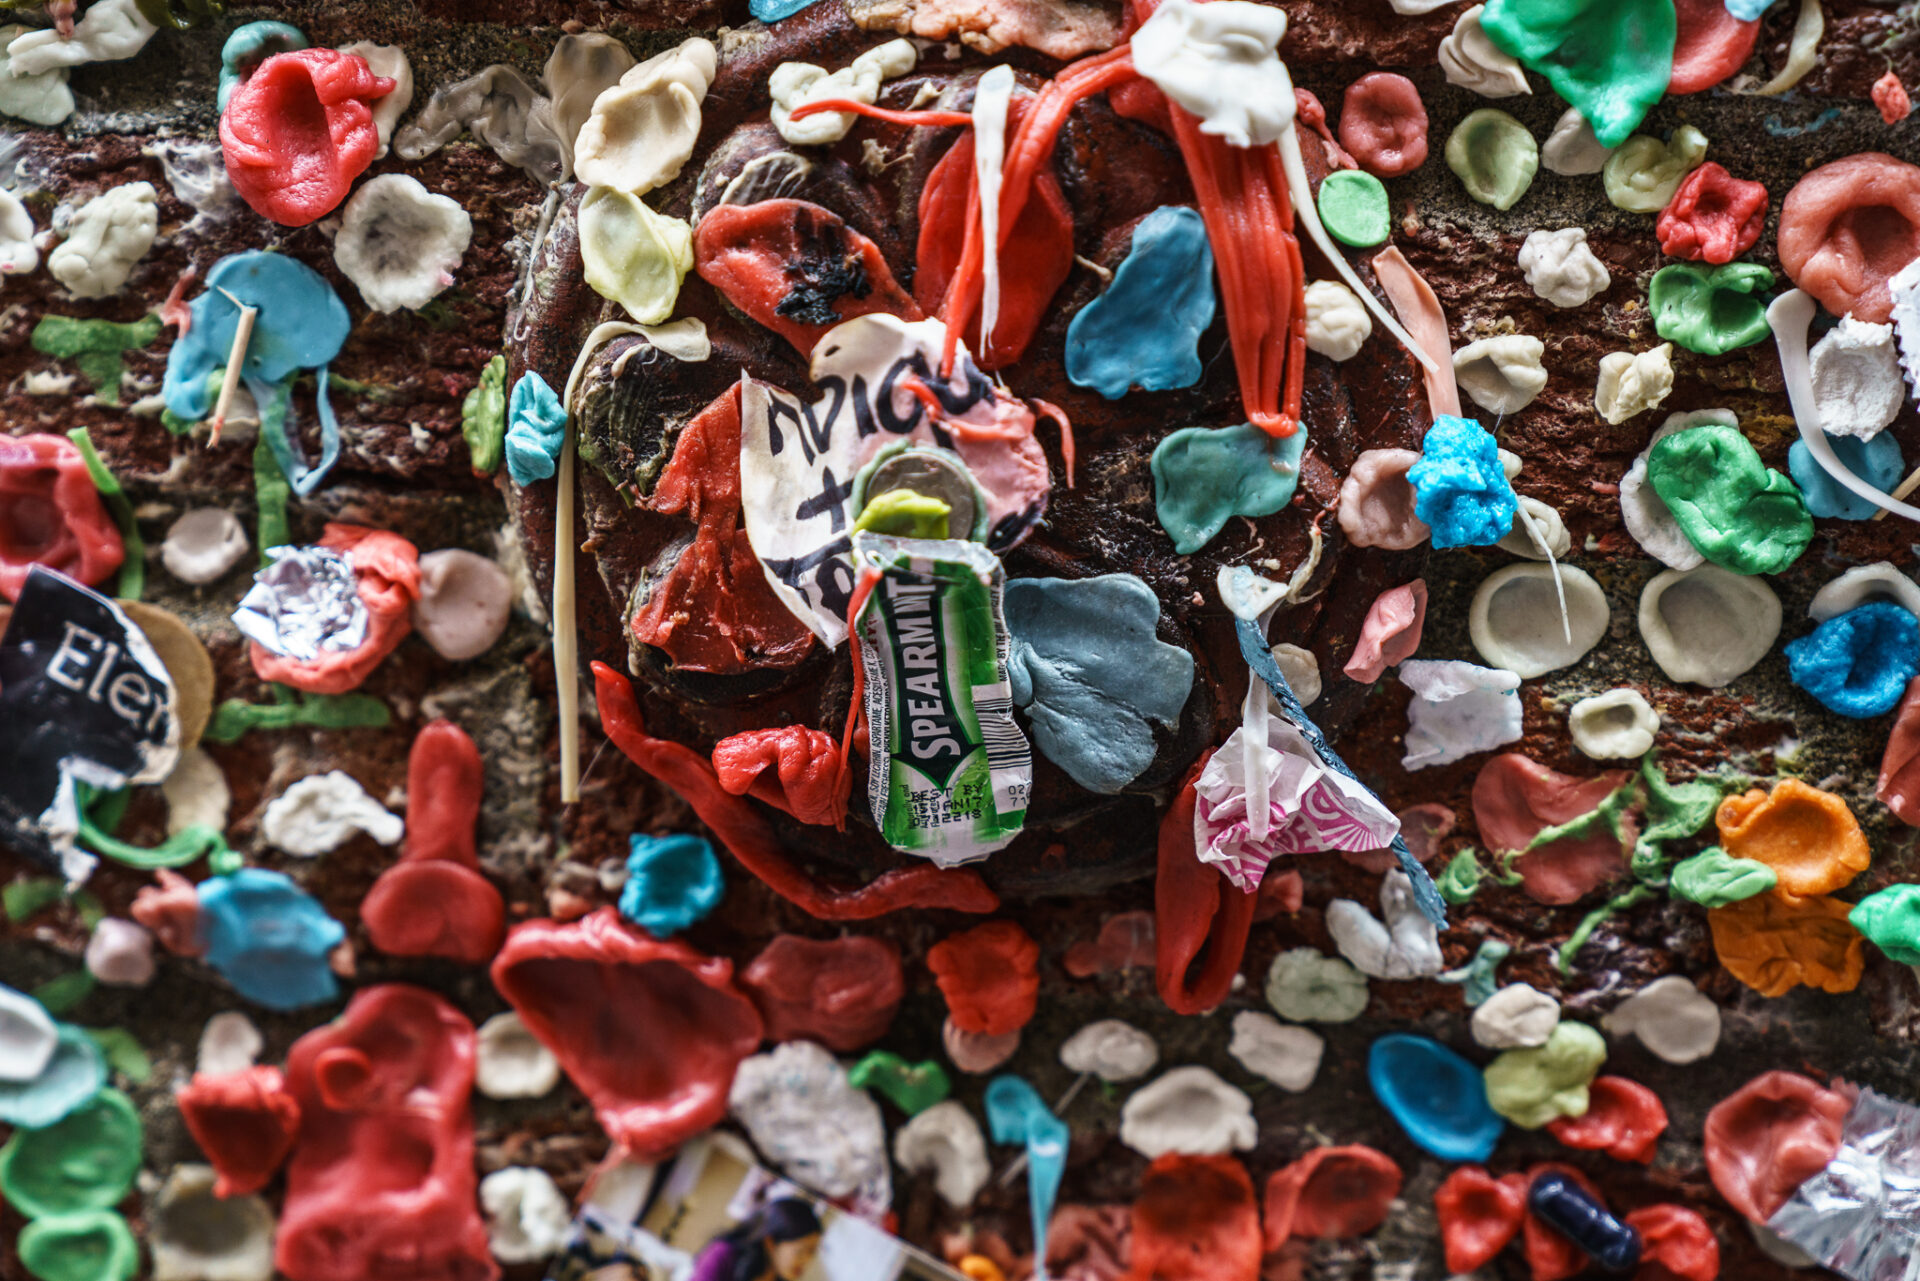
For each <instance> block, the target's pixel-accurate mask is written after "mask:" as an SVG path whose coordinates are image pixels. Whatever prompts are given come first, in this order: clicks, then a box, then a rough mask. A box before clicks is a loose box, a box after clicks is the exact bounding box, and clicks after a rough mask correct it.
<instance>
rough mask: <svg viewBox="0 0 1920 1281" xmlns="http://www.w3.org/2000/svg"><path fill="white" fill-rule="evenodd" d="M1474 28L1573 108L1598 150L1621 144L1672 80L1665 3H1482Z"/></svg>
mask: <svg viewBox="0 0 1920 1281" xmlns="http://www.w3.org/2000/svg"><path fill="white" fill-rule="evenodd" d="M1480 25H1481V27H1482V28H1484V29H1485V31H1486V33H1487V36H1488V37H1489V38H1490V39H1491V40H1492V41H1493V43H1494V44H1495V45H1497V46H1499V47H1500V48H1501V49H1504V50H1505V51H1506V52H1508V53H1510V54H1512V55H1513V56H1514V57H1516V58H1518V59H1519V60H1520V61H1521V62H1522V63H1524V64H1525V65H1526V66H1527V68H1528V69H1529V70H1532V71H1537V72H1539V73H1540V74H1541V75H1543V76H1545V77H1546V78H1547V83H1548V84H1551V85H1552V86H1553V89H1554V92H1555V93H1557V94H1559V95H1560V96H1561V97H1562V98H1565V99H1566V100H1567V101H1568V102H1570V103H1572V104H1573V105H1574V106H1575V107H1578V108H1579V109H1580V114H1581V115H1583V116H1585V117H1586V118H1587V123H1588V124H1591V125H1592V126H1593V132H1594V136H1595V137H1597V138H1598V139H1599V140H1600V143H1601V145H1602V146H1607V147H1617V146H1619V145H1620V144H1621V143H1623V142H1625V141H1626V140H1627V135H1628V134H1630V133H1632V132H1633V131H1634V129H1635V127H1637V126H1638V125H1639V123H1640V121H1641V118H1642V117H1644V116H1645V115H1646V114H1647V112H1648V110H1649V109H1650V108H1652V106H1653V104H1654V103H1656V102H1658V101H1660V99H1661V97H1662V96H1663V95H1665V93H1666V92H1667V82H1668V81H1669V80H1671V79H1672V78H1673V45H1674V38H1675V36H1676V34H1677V32H1678V22H1677V20H1676V18H1675V16H1674V9H1673V0H1488V4H1487V7H1486V9H1485V11H1484V12H1482V13H1481V15H1480Z"/></svg>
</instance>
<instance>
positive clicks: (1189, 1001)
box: [1153, 751, 1260, 1014]
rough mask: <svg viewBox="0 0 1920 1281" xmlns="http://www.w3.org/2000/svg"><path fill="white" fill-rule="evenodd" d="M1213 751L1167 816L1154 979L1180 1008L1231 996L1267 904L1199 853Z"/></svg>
mask: <svg viewBox="0 0 1920 1281" xmlns="http://www.w3.org/2000/svg"><path fill="white" fill-rule="evenodd" d="M1212 755H1213V753H1212V752H1211V751H1209V752H1206V753H1205V754H1203V755H1202V756H1201V757H1200V759H1199V760H1197V761H1195V762H1194V763H1193V768H1192V769H1190V770H1188V771H1187V778H1186V781H1185V782H1184V783H1183V784H1182V785H1181V787H1180V791H1179V792H1178V793H1177V794H1175V796H1174V798H1173V804H1172V805H1170V806H1168V807H1167V816H1166V817H1165V818H1163V819H1161V820H1160V840H1159V852H1158V859H1159V864H1158V868H1159V870H1158V872H1157V873H1156V874H1155V876H1154V880H1153V937H1154V967H1153V969H1154V973H1153V979H1154V984H1155V986H1156V987H1158V988H1159V990H1160V999H1161V1000H1162V1001H1164V1002H1166V1004H1167V1008H1168V1009H1170V1010H1172V1011H1173V1012H1174V1013H1176V1014H1201V1013H1204V1012H1205V1011H1207V1010H1210V1009H1212V1008H1213V1007H1214V1006H1216V1005H1218V1004H1220V1002H1221V1001H1222V1000H1224V999H1226V995H1227V992H1228V991H1229V990H1230V989H1231V988H1232V986H1233V976H1234V975H1236V974H1238V973H1239V972H1240V961H1241V958H1242V957H1244V956H1245V955H1246V951H1247V935H1248V934H1249V933H1250V932H1251V931H1252V929H1253V917H1254V912H1255V910H1256V909H1257V908H1258V907H1259V905H1260V897H1259V895H1257V894H1245V893H1242V892H1241V891H1240V890H1238V889H1236V888H1235V887H1234V884H1233V882H1232V881H1229V880H1228V879H1227V878H1226V875H1225V874H1224V873H1223V872H1221V870H1220V869H1219V868H1217V867H1215V866H1213V865H1212V864H1211V863H1202V862H1201V861H1200V859H1199V856H1198V855H1197V854H1196V853H1195V851H1194V844H1193V808H1194V795H1193V781H1194V780H1195V779H1196V778H1199V777H1200V771H1201V770H1203V769H1205V768H1206V765H1207V761H1208V759H1209V758H1210V757H1211V756H1212ZM1196 966H1197V967H1198V968H1197V969H1196V968H1195V967H1196Z"/></svg>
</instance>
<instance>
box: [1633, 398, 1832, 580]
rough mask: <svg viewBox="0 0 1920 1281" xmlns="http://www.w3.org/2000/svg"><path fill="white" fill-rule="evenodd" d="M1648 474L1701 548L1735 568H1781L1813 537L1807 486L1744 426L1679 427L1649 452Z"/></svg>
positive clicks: (1736, 570) (1773, 570)
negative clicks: (1768, 457)
mask: <svg viewBox="0 0 1920 1281" xmlns="http://www.w3.org/2000/svg"><path fill="white" fill-rule="evenodd" d="M1647 479H1648V481H1649V482H1651V484H1652V485H1653V492H1654V493H1656V494H1658V495H1660V501H1661V502H1663V503H1665V504H1666V505H1667V509H1668V510H1669V511H1671V512H1672V513H1673V518H1674V520H1676V521H1678V522H1679V524H1680V530H1681V532H1682V533H1684V534H1685V535H1686V536H1687V540H1688V541H1689V542H1691V543H1692V544H1693V545H1694V546H1695V547H1697V548H1698V549H1699V550H1700V554H1701V555H1702V556H1705V557H1706V558H1707V559H1708V560H1710V561H1712V562H1713V563H1714V564H1716V565H1718V566H1720V567H1721V568H1723V569H1730V570H1732V571H1733V572H1734V573H1736V574H1777V573H1779V572H1780V571H1781V570H1783V569H1785V568H1786V567H1787V566H1789V565H1791V564H1793V562H1794V561H1796V560H1799V559H1800V553H1802V552H1804V551H1806V550H1807V544H1808V543H1810V542H1812V541H1813V517H1811V516H1809V515H1808V514H1807V505H1806V503H1805V502H1804V501H1802V500H1801V497H1800V490H1799V489H1798V488H1797V487H1796V486H1795V485H1794V483H1793V482H1792V481H1791V480H1789V479H1787V478H1786V477H1785V476H1783V475H1781V474H1780V473H1779V472H1777V471H1774V470H1772V469H1771V468H1769V467H1768V466H1767V465H1766V464H1765V463H1763V462H1761V461H1760V452H1759V451H1758V450H1756V449H1755V448H1754V447H1753V446H1752V444H1750V443H1749V442H1748V440H1747V438H1746V437H1745V436H1742V435H1741V434H1740V432H1739V429H1738V428H1734V427H1726V426H1721V425H1719V424H1708V425H1706V426H1703V427H1689V428H1687V429H1686V430H1685V431H1677V432H1675V433H1673V435H1671V436H1668V437H1666V438H1665V439H1663V440H1662V441H1661V442H1660V443H1659V444H1657V445H1655V446H1654V447H1653V449H1652V451H1651V452H1650V453H1649V454H1648V455H1647Z"/></svg>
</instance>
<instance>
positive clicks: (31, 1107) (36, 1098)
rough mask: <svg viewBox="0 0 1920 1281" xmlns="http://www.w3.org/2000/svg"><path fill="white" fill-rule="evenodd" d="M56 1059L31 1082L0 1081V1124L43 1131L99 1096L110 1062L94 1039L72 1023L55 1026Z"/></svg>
mask: <svg viewBox="0 0 1920 1281" xmlns="http://www.w3.org/2000/svg"><path fill="white" fill-rule="evenodd" d="M55 1031H56V1032H57V1033H58V1036H59V1040H58V1041H56V1042H55V1043H54V1047H53V1057H52V1058H50V1059H48V1060H47V1065H46V1066H45V1067H43V1068H41V1069H40V1075H38V1076H36V1077H34V1078H33V1079H32V1080H31V1081H0V1121H4V1122H5V1123H6V1124H8V1125H15V1126H19V1127H20V1128H21V1129H25V1130H40V1129H45V1128H46V1127H47V1126H49V1125H52V1124H53V1123H54V1122H56V1121H59V1120H60V1119H61V1118H63V1117H65V1116H66V1115H67V1114H68V1113H69V1112H72V1111H73V1110H74V1109H75V1108H77V1107H79V1106H80V1105H81V1104H83V1103H85V1102H86V1101H87V1100H88V1099H90V1098H92V1097H93V1096H94V1095H96V1094H98V1093H100V1091H101V1089H102V1087H104V1086H105V1085H106V1083H107V1062H106V1059H105V1058H103V1057H102V1056H101V1054H100V1047H99V1046H97V1045H95V1044H94V1043H93V1038H92V1037H90V1036H88V1035H87V1034H86V1032H84V1031H83V1030H81V1029H80V1028H77V1027H75V1026H73V1025H72V1024H71V1023H60V1024H56V1025H55Z"/></svg>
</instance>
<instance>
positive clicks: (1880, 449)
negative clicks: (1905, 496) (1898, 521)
mask: <svg viewBox="0 0 1920 1281" xmlns="http://www.w3.org/2000/svg"><path fill="white" fill-rule="evenodd" d="M1827 443H1828V444H1829V445H1831V446H1833V452H1834V453H1835V454H1837V455H1839V458H1840V461H1841V462H1843V463H1845V464H1846V465H1847V470H1848V471H1850V472H1852V473H1853V474H1854V475H1856V476H1858V477H1859V478H1860V479H1861V480H1864V481H1866V482H1867V484H1869V485H1871V486H1873V487H1874V488H1875V489H1877V490H1879V491H1880V492H1882V493H1887V492H1889V491H1890V490H1892V489H1893V487H1894V486H1895V485H1897V484H1899V483H1900V478H1901V477H1902V476H1904V475H1906V474H1907V461H1906V459H1904V458H1902V457H1901V456H1900V442H1899V441H1897V440H1895V439H1894V438H1893V433H1892V432H1890V431H1883V432H1881V433H1880V434H1879V435H1878V436H1875V437H1874V438H1873V439H1872V440H1861V439H1860V438H1859V437H1858V436H1835V435H1832V434H1831V433H1829V434H1828V436H1827ZM1787 470H1788V471H1789V472H1791V473H1793V481H1794V484H1796V485H1798V486H1800V496H1801V497H1802V498H1804V499H1806V501H1807V510H1808V511H1810V512H1812V513H1813V514H1814V515H1815V516H1819V517H1821V518H1822V519H1835V520H1867V519H1869V518H1870V517H1872V515H1873V514H1874V513H1875V512H1877V511H1879V510H1880V509H1879V508H1878V507H1876V506H1874V505H1873V504H1872V503H1870V502H1868V501H1867V500H1866V499H1864V498H1862V497H1860V495H1858V494H1856V493H1854V492H1853V491H1852V490H1851V489H1848V488H1847V487H1846V486H1845V485H1842V484H1841V483H1840V482H1839V481H1837V480H1835V479H1834V478H1833V477H1831V476H1829V475H1828V474H1827V469H1826V468H1824V467H1822V466H1821V465H1820V464H1819V463H1818V462H1817V461H1816V460H1815V459H1814V456H1813V451H1812V450H1810V449H1808V448H1807V446H1806V442H1804V441H1798V440H1796V441H1794V442H1793V444H1792V446H1791V447H1789V448H1788V450H1787Z"/></svg>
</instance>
